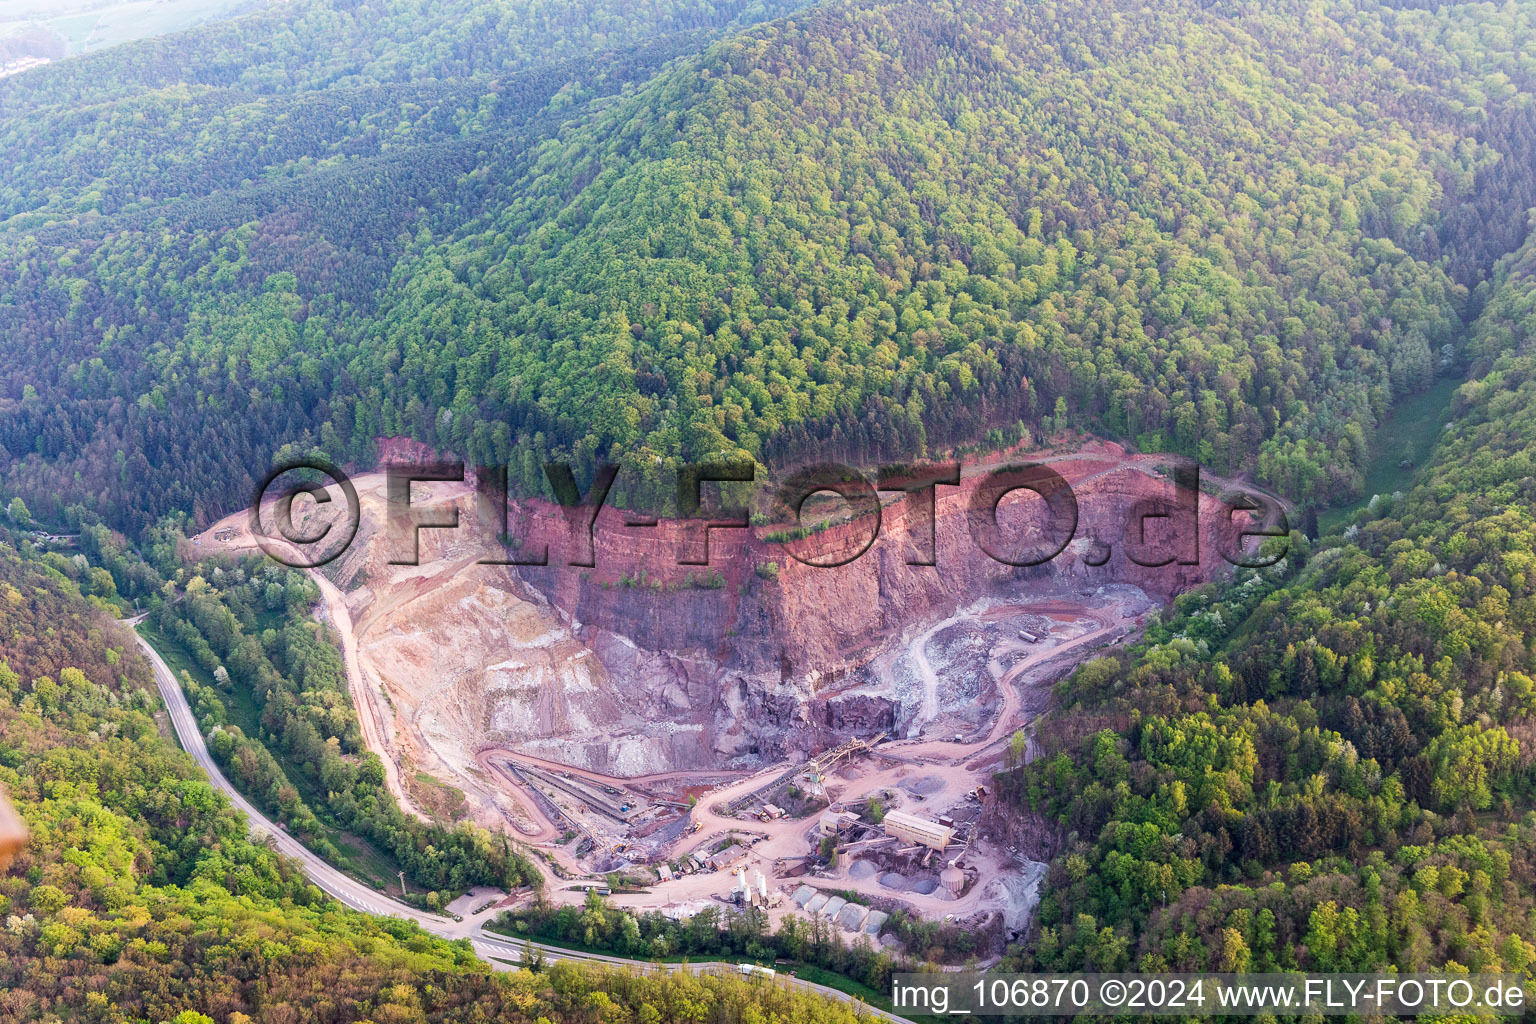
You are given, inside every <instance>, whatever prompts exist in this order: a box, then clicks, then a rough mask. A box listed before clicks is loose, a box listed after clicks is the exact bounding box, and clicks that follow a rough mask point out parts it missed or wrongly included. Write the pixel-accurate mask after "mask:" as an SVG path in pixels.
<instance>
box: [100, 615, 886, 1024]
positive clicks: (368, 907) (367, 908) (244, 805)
mask: <svg viewBox="0 0 1536 1024" xmlns="http://www.w3.org/2000/svg"><path fill="white" fill-rule="evenodd" d="M142 618H143V617H142V616H140V617H139V618H137V619H129V620H125V621H124V623H123V624H124V625H125V626H127V627H128V628H129V629H130V630H133V626H135V625H136V624H137V623H138V622H139V621H141V620H142ZM133 635H134V639H135V640H137V641H138V644H139V648H140V649H141V650H142V651H143V652H144V655H145V657H147V658H149V663H150V665H152V666H153V667H154V671H155V685H156V686H157V687H159V689H160V698H161V699H162V700H163V701H164V702H165V707H166V711H168V712H169V713H170V718H171V726H172V728H174V729H175V730H176V738H177V739H178V740H180V742H181V746H182V748H183V749H184V750H186V752H187V753H188V754H190V755H192V760H193V761H195V762H197V764H198V766H199V767H200V768H202V769H203V771H205V772H207V773H208V779H209V781H210V782H212V783H213V786H214V788H215V789H217V790H219V791H220V792H222V793H223V794H224V795H225V796H227V797H229V800H230V802H231V803H233V804H234V805H235V807H236V808H238V809H239V810H240V811H241V812H243V813H244V814H245V816H246V819H247V821H248V822H249V823H250V828H251V832H252V833H254V834H256V835H258V836H266V837H268V838H269V840H270V842H271V844H272V846H273V848H274V849H276V850H277V851H278V852H279V853H282V854H284V855H286V856H288V857H290V858H292V859H293V860H294V861H296V862H297V863H298V864H299V866H300V867H302V868H303V869H304V873H305V874H307V875H308V876H309V879H310V881H312V882H314V883H315V885H316V886H318V887H319V888H320V889H322V890H324V891H325V892H326V893H327V894H329V895H330V896H331V897H333V898H334V899H336V900H338V901H339V902H341V903H342V904H343V905H345V906H347V907H350V908H351V909H353V910H360V911H362V912H364V913H367V914H375V915H379V916H384V917H398V918H404V919H406V920H409V921H415V922H416V923H417V924H418V925H420V926H421V928H422V930H423V931H427V932H430V933H431V934H433V935H436V936H439V937H440V938H444V939H467V940H468V941H469V943H470V945H471V946H472V947H473V948H474V950H475V952H476V953H477V954H479V956H480V957H481V958H482V959H484V960H485V961H486V962H488V963H489V964H490V965H491V966H492V967H495V968H496V969H498V970H507V969H510V967H511V966H515V964H516V963H517V962H518V961H520V960H521V959H522V953H523V948H524V946H525V945H532V946H536V947H538V948H539V949H540V950H542V951H543V953H544V957H545V959H546V960H550V961H553V960H583V961H595V962H598V963H606V964H617V965H620V966H624V967H630V968H649V967H651V966H652V964H650V963H649V962H646V961H642V960H625V959H622V958H620V957H612V956H601V955H599V954H595V953H578V952H575V951H573V950H569V949H562V948H560V947H558V946H546V945H544V944H542V943H537V942H535V943H523V942H516V943H514V942H512V941H511V940H509V939H507V938H506V937H504V936H501V935H497V934H495V933H492V932H487V931H486V930H485V926H484V925H483V924H481V923H479V922H477V921H471V920H464V921H455V920H453V919H452V918H448V917H439V916H437V915H436V914H427V913H423V912H422V911H420V910H417V909H416V908H414V907H409V906H406V905H405V904H404V903H401V902H399V901H397V900H393V899H390V898H389V897H388V896H384V895H381V894H380V893H378V892H377V891H375V890H374V889H372V888H370V887H369V886H367V885H364V884H363V883H362V882H359V881H357V880H356V879H354V878H351V877H349V876H348V875H345V874H343V873H342V872H340V871H338V870H336V869H335V868H333V867H331V865H329V864H327V863H326V862H325V861H323V860H321V859H320V858H319V857H318V856H316V855H315V854H314V853H312V852H311V851H310V850H308V849H307V848H306V847H305V846H304V845H303V844H302V843H300V842H299V841H298V840H297V839H295V838H294V837H293V836H291V835H289V834H288V832H286V831H285V830H283V829H281V828H279V827H278V826H277V825H276V824H274V823H273V822H272V821H271V820H269V819H268V818H267V817H266V815H264V814H262V813H261V811H259V810H257V809H256V807H255V806H254V805H253V804H252V803H251V802H250V801H249V800H247V799H246V798H245V797H243V796H241V795H240V792H239V791H238V790H237V789H235V787H234V786H233V785H231V784H230V782H229V780H228V779H227V778H225V777H224V773H223V772H222V771H220V770H219V766H218V765H217V764H216V763H214V760H213V755H212V754H211V753H209V751H208V745H207V743H205V742H204V741H203V733H202V730H201V729H200V728H199V727H198V724H197V719H196V717H195V716H194V715H193V714H192V708H191V706H190V705H188V703H187V696H186V694H185V693H184V692H183V691H182V689H181V684H180V683H178V682H177V681H176V676H175V674H173V673H172V672H171V668H170V666H169V665H167V664H166V663H165V659H164V658H162V657H161V656H160V652H159V651H157V650H155V649H154V647H153V646H151V645H150V644H149V642H148V641H147V640H145V639H144V638H143V637H142V636H140V635H139V633H138V631H137V630H133ZM662 966H664V967H666V968H667V969H669V970H679V969H685V970H690V971H695V972H702V971H708V970H714V969H722V970H730V969H732V968H733V966H734V965H731V964H726V963H723V962H719V961H712V962H701V963H691V964H664V965H662ZM775 980H776V981H783V982H785V983H787V984H789V985H792V986H794V987H797V988H801V989H805V990H806V991H810V992H816V993H818V994H820V995H824V996H827V997H829V998H832V999H838V1000H842V1001H843V1002H848V1003H856V1004H858V1005H859V1006H860V1007H862V1009H863V1011H864V1012H865V1013H867V1014H869V1015H871V1016H873V1017H878V1018H881V1019H883V1020H887V1021H892V1022H896V1024H911V1022H910V1021H908V1020H907V1019H906V1018H905V1017H898V1016H896V1015H895V1014H892V1013H887V1012H885V1011H884V1010H881V1009H879V1008H877V1007H873V1006H869V1005H868V1004H865V1003H863V1002H862V1001H860V1000H857V999H855V998H854V997H852V996H850V995H848V994H847V993H845V992H839V991H838V990H837V989H834V988H828V987H827V986H825V985H816V984H813V983H811V982H808V981H802V980H801V979H799V978H796V977H793V976H790V975H787V974H781V975H778V976H777V977H776V978H775Z"/></svg>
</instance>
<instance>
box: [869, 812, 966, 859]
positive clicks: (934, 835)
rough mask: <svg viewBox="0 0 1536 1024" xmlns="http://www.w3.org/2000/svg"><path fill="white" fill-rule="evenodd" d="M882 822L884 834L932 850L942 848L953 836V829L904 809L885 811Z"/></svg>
mask: <svg viewBox="0 0 1536 1024" xmlns="http://www.w3.org/2000/svg"><path fill="white" fill-rule="evenodd" d="M884 824H885V834H886V835H888V836H895V837H896V838H898V839H901V840H903V841H904V842H908V843H917V844H918V845H920V846H926V847H928V848H929V849H933V850H942V849H944V848H945V847H946V846H948V845H949V841H950V840H951V839H953V838H954V837H955V830H954V829H952V828H946V827H945V826H943V825H940V824H939V823H938V822H936V821H929V820H928V819H927V818H919V817H918V816H917V815H915V814H908V813H906V812H905V811H888V812H886V815H885V822H884Z"/></svg>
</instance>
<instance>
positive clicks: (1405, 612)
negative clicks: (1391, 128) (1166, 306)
mask: <svg viewBox="0 0 1536 1024" xmlns="http://www.w3.org/2000/svg"><path fill="white" fill-rule="evenodd" d="M1483 290H1484V291H1485V292H1487V293H1488V301H1487V304H1486V308H1485V309H1484V312H1483V314H1482V316H1481V317H1480V318H1479V319H1478V321H1477V323H1476V326H1475V330H1474V331H1473V334H1472V337H1471V340H1470V341H1469V343H1468V347H1467V357H1468V359H1469V360H1470V362H1471V376H1470V379H1469V381H1468V382H1467V383H1466V384H1465V385H1463V386H1462V388H1461V389H1460V391H1459V392H1458V393H1457V396H1456V400H1455V409H1454V414H1453V418H1452V422H1451V424H1450V426H1449V427H1448V429H1447V431H1446V433H1445V436H1444V438H1443V440H1442V441H1441V444H1440V447H1439V449H1438V450H1437V452H1436V454H1435V457H1434V459H1433V460H1432V462H1431V463H1430V465H1429V466H1428V467H1427V468H1426V469H1425V470H1424V471H1423V472H1422V473H1421V474H1420V477H1419V481H1418V483H1417V485H1416V486H1415V487H1414V488H1413V489H1412V490H1410V491H1408V492H1407V493H1402V494H1396V495H1392V496H1390V497H1383V498H1381V499H1378V500H1377V501H1374V502H1373V503H1372V504H1371V507H1370V508H1369V509H1367V510H1365V511H1363V512H1362V513H1360V515H1359V516H1358V517H1357V520H1358V521H1356V522H1354V523H1351V524H1350V525H1349V526H1348V527H1347V529H1346V530H1345V531H1344V533H1343V534H1342V535H1341V536H1335V537H1330V538H1326V539H1325V540H1324V541H1323V542H1322V543H1321V544H1320V545H1319V546H1318V547H1317V548H1315V549H1314V550H1312V551H1311V552H1310V554H1307V553H1305V549H1304V547H1303V549H1302V550H1300V551H1296V552H1293V555H1292V557H1291V558H1290V559H1289V560H1288V562H1287V563H1283V564H1284V566H1285V569H1284V571H1277V570H1278V569H1279V567H1277V569H1276V570H1261V571H1257V572H1253V573H1251V574H1247V578H1246V579H1240V580H1239V582H1238V584H1237V585H1236V586H1233V587H1219V588H1210V589H1207V590H1204V591H1201V592H1197V593H1192V594H1189V595H1186V596H1185V597H1183V598H1181V599H1180V600H1179V601H1178V603H1177V605H1176V610H1175V614H1173V615H1172V616H1171V617H1170V619H1169V621H1168V622H1167V623H1165V624H1163V625H1161V626H1159V627H1157V628H1155V629H1154V630H1152V631H1151V632H1150V634H1149V636H1148V639H1147V642H1146V643H1145V644H1143V645H1142V646H1141V647H1140V648H1138V649H1136V650H1134V651H1132V652H1129V653H1127V654H1125V655H1123V656H1121V657H1119V658H1113V659H1111V658H1106V659H1102V660H1100V661H1097V662H1093V663H1091V664H1089V665H1088V666H1086V667H1085V668H1084V669H1082V670H1081V671H1080V672H1078V673H1077V675H1076V676H1075V677H1074V678H1073V679H1072V680H1071V681H1070V682H1068V683H1067V684H1065V685H1064V686H1063V688H1062V701H1061V707H1060V709H1059V710H1058V711H1057V712H1056V713H1055V714H1053V716H1052V717H1051V719H1050V720H1049V721H1048V722H1045V723H1042V724H1041V727H1040V734H1041V736H1042V738H1044V739H1045V742H1046V743H1047V745H1048V747H1049V748H1050V753H1049V754H1048V756H1046V757H1044V758H1042V759H1041V760H1040V761H1038V762H1036V763H1035V764H1033V765H1031V766H1029V767H1028V768H1026V769H1022V770H1019V771H1017V772H1014V773H1011V774H1010V775H1008V776H1006V777H1004V779H1002V780H1001V781H1002V782H1003V784H1004V785H1005V787H1006V792H1007V796H1008V799H1009V800H1010V801H1011V802H1012V803H1013V804H1014V805H1015V806H1017V807H1020V808H1023V809H1027V810H1029V811H1031V812H1032V813H1034V814H1037V815H1039V816H1040V817H1041V818H1042V819H1043V820H1045V821H1047V822H1049V823H1050V824H1051V825H1052V826H1054V828H1055V829H1057V830H1059V834H1061V835H1063V836H1065V837H1066V843H1065V847H1064V848H1063V849H1062V850H1060V851H1059V854H1058V856H1057V857H1056V859H1055V860H1054V862H1053V864H1052V871H1051V879H1050V885H1051V894H1050V895H1049V896H1048V897H1047V899H1046V901H1045V903H1044V905H1043V911H1042V921H1043V925H1044V927H1043V928H1042V929H1041V931H1040V934H1039V935H1038V937H1037V940H1036V942H1035V944H1034V945H1033V946H1032V948H1031V949H1029V950H1027V951H1023V952H1022V954H1021V960H1022V961H1023V962H1026V963H1033V964H1039V965H1041V966H1045V967H1054V968H1077V967H1080V966H1082V965H1084V964H1092V965H1094V966H1096V967H1099V968H1102V969H1114V968H1116V967H1121V966H1139V967H1141V968H1144V969H1146V968H1158V969H1162V968H1163V967H1164V966H1167V967H1170V968H1172V969H1176V970H1183V969H1197V968H1199V969H1204V968H1210V969H1215V970H1246V969H1248V968H1249V967H1250V966H1251V967H1252V968H1253V969H1254V970H1269V969H1276V968H1292V967H1302V968H1313V969H1320V970H1362V971H1364V970H1375V969H1379V968H1382V967H1386V966H1389V965H1396V966H1398V967H1400V968H1402V969H1403V970H1405V971H1411V970H1416V969H1422V968H1428V967H1431V966H1438V965H1441V964H1444V963H1446V962H1449V961H1454V962H1456V963H1459V964H1461V965H1463V966H1466V967H1468V968H1470V969H1472V970H1474V971H1477V970H1490V971H1494V970H1509V971H1526V970H1528V969H1529V968H1530V967H1531V966H1532V965H1533V964H1536V945H1533V939H1536V928H1533V923H1536V859H1533V856H1532V851H1533V850H1536V813H1533V810H1532V808H1533V805H1536V768H1533V764H1536V682H1533V676H1536V644H1533V639H1532V638H1533V637H1536V556H1533V555H1532V551H1533V548H1536V517H1533V509H1536V474H1533V465H1536V461H1533V460H1536V418H1533V410H1536V244H1529V243H1528V244H1527V245H1526V246H1525V247H1524V248H1522V249H1521V251H1520V252H1519V253H1517V254H1515V255H1514V256H1512V257H1510V258H1509V259H1507V260H1505V261H1503V262H1501V263H1500V265H1499V267H1498V268H1497V271H1496V273H1495V275H1494V277H1493V280H1492V282H1491V283H1490V284H1488V285H1484V286H1483Z"/></svg>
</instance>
